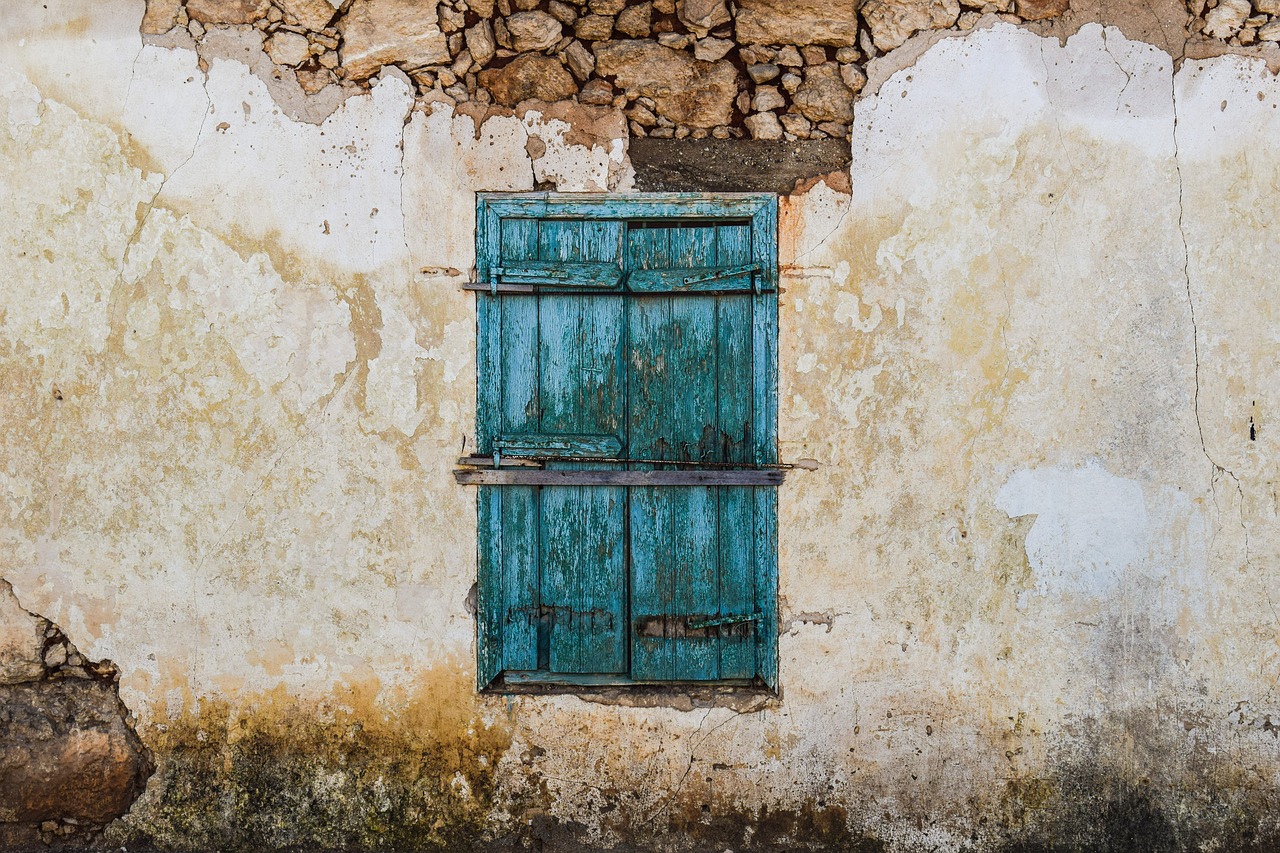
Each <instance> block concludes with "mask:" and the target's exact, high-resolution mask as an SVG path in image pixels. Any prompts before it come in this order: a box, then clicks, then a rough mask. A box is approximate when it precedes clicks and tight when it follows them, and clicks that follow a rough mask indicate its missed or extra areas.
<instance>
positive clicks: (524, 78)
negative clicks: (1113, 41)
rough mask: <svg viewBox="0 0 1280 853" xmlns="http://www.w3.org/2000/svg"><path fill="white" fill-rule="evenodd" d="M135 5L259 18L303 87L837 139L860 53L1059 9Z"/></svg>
mask: <svg viewBox="0 0 1280 853" xmlns="http://www.w3.org/2000/svg"><path fill="white" fill-rule="evenodd" d="M147 4H148V5H147V12H146V15H145V17H144V19H143V22H142V31H143V33H145V34H148V35H150V36H153V37H154V36H161V35H163V36H164V37H165V38H170V39H171V38H173V35H174V33H175V32H180V33H182V35H183V36H184V37H187V36H190V37H191V38H194V39H196V40H197V42H198V43H203V42H204V41H206V40H207V39H208V38H209V37H210V33H211V28H213V30H214V31H217V29H218V28H222V27H225V26H228V25H236V26H241V27H243V26H253V27H256V28H257V29H259V30H261V31H263V33H264V35H266V36H267V38H266V39H265V41H264V47H265V49H266V51H267V54H268V56H270V58H271V61H272V62H274V63H275V65H276V66H278V67H279V68H280V69H281V74H282V75H283V76H285V77H286V79H289V75H292V78H293V79H296V80H297V82H298V84H299V86H300V87H301V88H302V90H303V91H304V92H306V93H308V94H312V93H317V92H321V91H323V90H325V89H326V87H331V86H333V85H334V84H339V83H340V84H344V85H346V86H351V85H352V84H357V85H367V84H368V81H369V80H370V78H372V77H374V76H375V75H376V74H377V73H378V71H379V69H381V68H382V67H384V66H387V65H394V66H397V67H399V68H400V69H402V70H403V71H405V72H407V73H408V74H409V75H410V77H411V78H412V80H413V81H414V84H415V86H416V87H417V90H418V91H417V94H418V96H419V97H420V98H422V99H423V100H424V101H430V102H433V103H438V102H440V101H442V100H445V99H448V100H451V101H453V102H454V103H456V104H464V103H476V104H480V105H482V106H483V105H487V104H491V103H495V102H496V103H497V104H500V105H502V106H507V107H514V106H516V105H517V104H519V103H521V102H523V101H525V100H541V101H547V100H571V99H577V100H579V101H581V102H582V103H585V104H591V105H606V104H612V105H613V106H615V107H617V108H618V109H620V110H621V111H622V112H623V113H624V114H625V115H626V117H627V124H628V127H629V130H630V134H631V135H632V136H634V137H645V136H653V137H657V138H676V139H684V138H693V139H703V138H708V137H715V138H718V139H728V138H739V137H744V136H750V137H755V138H760V139H784V140H789V141H795V140H804V139H827V138H837V139H842V138H847V137H848V135H849V122H850V120H851V113H850V110H849V108H848V106H847V105H848V104H851V103H852V100H853V98H854V97H855V96H856V95H857V94H858V92H859V90H860V88H861V85H862V83H863V82H864V81H865V79H866V71H865V70H864V67H863V66H864V63H865V62H866V61H867V60H869V59H871V58H874V57H875V56H876V55H878V54H879V53H880V52H882V51H884V50H892V49H894V48H896V47H897V46H899V45H900V44H902V43H903V41H905V40H906V39H907V38H909V37H910V36H911V35H912V34H913V33H916V32H919V31H922V30H945V29H947V28H954V27H959V28H960V29H968V28H970V27H972V26H973V25H974V23H975V22H976V20H977V18H978V16H979V15H980V14H982V13H987V12H999V13H1002V14H1004V15H1006V16H1008V17H1009V18H1010V19H1012V20H1018V18H1016V17H1015V13H1016V14H1021V15H1022V16H1023V17H1024V18H1025V19H1027V20H1041V19H1045V18H1053V17H1055V16H1057V15H1059V14H1060V13H1061V12H1062V11H1063V10H1064V9H1066V8H1067V0H1024V2H1023V3H1022V4H1020V8H1021V9H1022V11H1018V10H1015V8H1014V2H1013V0H996V2H976V0H966V2H965V3H964V4H962V5H957V0H869V2H867V3H865V4H864V5H863V6H862V7H861V9H859V8H857V4H856V3H854V2H852V1H851V0H798V1H797V2H781V0H741V2H737V3H730V2H726V0H591V2H587V0H572V2H564V0H500V2H494V0H480V1H479V2H468V0H444V2H441V3H438V4H437V3H419V2H416V0H350V2H347V3H344V4H338V3H337V0H276V2H274V5H273V4H272V2H271V0H185V5H184V0H147ZM962 8H963V9H964V10H966V11H964V13H963V14H961V9H962ZM184 28H185V29H184ZM552 63H555V64H557V65H560V66H562V67H561V68H559V69H557V68H555V67H553V64H552ZM815 68H819V69H821V70H815ZM833 71H834V73H833ZM798 93H799V94H798ZM817 116H822V117H821V118H818V117H817Z"/></svg>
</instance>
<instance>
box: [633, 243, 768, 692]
mask: <svg viewBox="0 0 1280 853" xmlns="http://www.w3.org/2000/svg"><path fill="white" fill-rule="evenodd" d="M750 260H751V242H750V228H749V226H747V225H745V224H722V225H716V224H706V225H691V226H681V225H680V224H678V223H677V224H675V225H655V226H653V227H635V228H631V229H629V230H628V233H627V268H628V270H636V271H653V272H655V273H668V272H671V273H676V274H675V275H669V274H666V275H655V276H651V277H648V278H647V280H649V281H663V280H670V281H672V282H673V283H679V282H683V280H684V278H687V277H689V276H683V277H682V276H681V275H680V273H683V272H685V271H689V272H692V271H694V270H697V271H704V270H707V269H714V268H730V267H741V266H744V265H746V264H747V263H748V262H749V261H750ZM751 316H752V295H751V292H750V290H745V291H738V292H729V293H719V294H715V295H704V294H702V293H699V292H697V291H681V290H674V289H673V290H672V291H671V292H670V293H666V294H661V293H658V292H654V293H652V294H651V295H646V296H643V297H637V298H635V299H633V300H631V301H630V303H629V305H628V319H629V321H630V322H629V326H630V354H629V358H628V367H629V375H628V382H629V388H630V399H631V406H630V412H631V419H630V423H629V427H630V441H631V446H632V448H633V451H634V453H635V455H636V457H637V458H643V459H664V460H665V459H669V460H673V461H677V462H685V463H700V464H701V463H711V464H724V463H740V464H745V463H749V462H751V461H752V460H751V458H750V457H751V453H750V445H749V441H750V434H751V410H752V383H751ZM656 467H662V466H656ZM753 489H754V487H750V486H676V487H669V488H636V489H633V490H632V495H631V564H632V583H633V586H632V602H631V607H632V613H633V617H632V621H633V623H634V625H635V630H634V632H633V634H632V643H631V656H632V665H631V666H632V677H633V678H636V679H637V680H644V681H648V680H653V681H669V680H678V681H708V680H719V679H728V678H751V677H752V676H754V675H755V674H756V667H755V637H756V631H757V630H758V629H759V626H757V625H756V624H755V622H754V621H741V622H727V623H725V622H724V620H730V619H737V618H743V619H748V620H749V617H752V616H754V614H755V613H756V603H755V599H756V596H755V590H754V577H753V573H752V571H751V566H752V563H753V556H754V555H753V553H752V552H753V523H754V521H753V515H754V502H753V500H752V492H753ZM712 621H720V622H722V624H719V625H711V626H708V627H702V628H699V627H691V626H696V625H699V624H702V623H707V622H712Z"/></svg>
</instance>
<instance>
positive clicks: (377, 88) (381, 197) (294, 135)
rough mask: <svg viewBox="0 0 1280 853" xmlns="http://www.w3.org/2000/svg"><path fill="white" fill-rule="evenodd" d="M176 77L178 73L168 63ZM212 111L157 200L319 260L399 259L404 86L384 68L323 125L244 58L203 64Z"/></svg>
mask: <svg viewBox="0 0 1280 853" xmlns="http://www.w3.org/2000/svg"><path fill="white" fill-rule="evenodd" d="M168 73H171V74H173V75H174V80H175V82H178V83H181V82H182V81H183V80H185V79H186V77H185V76H184V73H183V72H182V71H181V70H179V69H175V68H170V69H168ZM205 89H206V91H207V92H208V95H209V102H210V110H211V112H210V113H209V115H208V117H207V119H205V121H204V125H203V130H202V131H201V134H200V140H199V142H198V143H197V144H196V146H195V149H194V153H193V155H192V157H191V159H190V161H189V162H187V163H186V165H185V166H184V167H183V168H182V169H180V170H178V171H177V172H176V173H175V174H172V175H170V176H169V180H168V182H167V183H166V185H165V192H164V200H165V203H166V204H168V205H170V206H173V207H175V208H177V209H179V210H191V211H193V212H197V211H198V215H199V220H200V223H201V225H203V226H204V227H206V228H209V229H210V230H212V231H214V232H216V233H219V234H221V235H231V234H235V233H239V234H243V235H245V236H248V237H250V238H253V239H272V240H274V241H276V242H277V243H279V244H280V246H281V247H282V248H283V249H284V250H286V251H288V252H291V253H296V254H298V255H299V256H300V257H302V258H305V259H306V261H307V262H308V263H309V264H312V265H313V266H314V267H315V268H316V269H317V270H324V269H330V270H335V271H339V272H354V273H369V272H373V271H375V270H383V269H385V268H386V267H388V266H391V265H397V264H403V263H405V262H406V261H407V259H408V258H407V256H408V250H407V248H406V246H405V232H404V221H403V219H402V217H401V208H400V205H401V195H400V193H401V186H400V184H401V181H400V178H401V161H402V151H401V147H402V146H401V141H402V135H403V131H404V120H405V117H406V116H407V115H408V114H409V110H410V109H411V107H412V104H413V93H412V91H411V89H410V87H409V85H408V84H407V83H406V82H405V81H404V80H403V79H402V78H401V77H400V76H397V75H385V76H383V77H382V78H381V79H379V80H378V82H377V83H376V84H375V85H374V87H373V89H371V90H370V92H369V93H368V94H367V95H359V96H355V97H351V98H348V99H347V100H346V101H344V102H343V104H342V106H341V107H339V108H338V109H337V110H336V111H335V112H334V113H333V114H332V115H330V116H329V117H328V118H326V119H325V120H324V121H323V122H322V123H321V124H319V125H313V124H309V123H306V122H297V121H293V120H292V119H290V118H289V117H288V116H287V115H285V114H284V113H283V112H282V111H281V110H280V108H279V107H277V106H276V105H275V103H274V101H272V99H271V95H270V93H269V92H268V91H267V87H266V85H265V84H264V83H263V82H262V81H261V80H259V79H258V78H257V77H255V76H254V75H253V74H252V73H251V72H250V71H249V69H248V68H247V67H246V66H245V65H244V64H242V63H240V62H235V61H231V60H223V59H215V60H213V62H212V64H211V65H210V68H209V76H208V83H207V84H206V86H205Z"/></svg>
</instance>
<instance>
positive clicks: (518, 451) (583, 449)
mask: <svg viewBox="0 0 1280 853" xmlns="http://www.w3.org/2000/svg"><path fill="white" fill-rule="evenodd" d="M494 444H496V445H497V446H498V447H499V448H500V449H501V450H502V453H503V455H504V456H540V457H547V458H552V457H554V458H557V459H574V458H583V457H589V458H602V457H616V456H617V455H618V454H619V453H620V452H621V451H622V442H621V441H620V440H619V439H618V436H616V435H570V434H565V433H524V434H521V435H502V436H499V437H498V439H497V440H496V441H495V442H494Z"/></svg>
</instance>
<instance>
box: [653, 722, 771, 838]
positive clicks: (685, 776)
mask: <svg viewBox="0 0 1280 853" xmlns="http://www.w3.org/2000/svg"><path fill="white" fill-rule="evenodd" d="M713 710H714V709H713V708H708V709H707V712H706V713H705V714H703V715H702V719H701V720H699V721H698V727H697V728H696V729H694V731H693V734H692V735H690V736H689V760H688V763H687V764H686V765H685V768H684V773H682V774H680V779H679V780H678V781H677V782H676V784H675V786H674V787H672V788H671V789H670V790H669V791H668V792H667V798H666V800H664V801H663V803H662V805H660V806H659V807H658V808H657V810H655V811H654V813H653V814H651V815H649V817H647V818H645V819H644V820H643V821H641V822H640V827H641V828H644V827H648V826H650V825H651V824H653V822H654V821H656V820H657V819H658V818H660V817H662V815H663V814H665V813H666V811H667V810H668V809H670V808H671V806H672V805H673V804H674V803H675V801H676V798H677V797H679V796H680V792H681V791H683V790H684V785H685V782H687V781H688V780H689V774H690V773H692V772H693V765H694V764H695V763H696V762H697V760H698V758H697V752H698V749H699V748H700V747H701V746H702V745H703V744H705V743H706V742H707V741H708V740H710V738H711V736H712V735H713V734H715V733H716V732H717V731H718V730H719V729H721V728H723V727H724V726H725V725H727V724H728V723H730V722H732V721H734V720H736V719H738V718H739V717H741V716H742V715H743V714H745V713H749V712H747V711H739V710H737V709H735V708H728V709H727V710H728V711H729V716H727V717H725V718H724V719H723V720H721V721H720V722H718V723H716V724H715V725H714V726H712V727H711V728H710V729H709V730H708V731H707V733H706V734H705V735H702V738H701V739H700V740H698V742H697V743H694V742H693V739H694V738H696V737H697V736H698V735H699V734H701V733H702V727H703V726H704V725H706V723H707V718H708V717H710V716H711V712H712V711H713Z"/></svg>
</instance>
